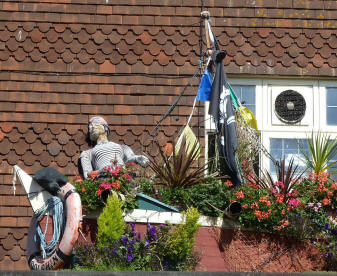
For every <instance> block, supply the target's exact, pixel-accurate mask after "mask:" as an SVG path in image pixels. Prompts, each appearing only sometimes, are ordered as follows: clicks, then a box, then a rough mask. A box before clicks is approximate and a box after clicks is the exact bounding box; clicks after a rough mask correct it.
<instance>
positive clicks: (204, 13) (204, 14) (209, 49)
mask: <svg viewBox="0 0 337 276" xmlns="http://www.w3.org/2000/svg"><path fill="white" fill-rule="evenodd" d="M201 17H202V18H204V22H205V34H206V46H207V50H206V54H207V56H211V55H212V54H213V49H212V47H211V43H210V36H209V27H208V24H209V22H208V19H209V18H210V13H209V11H202V12H201Z"/></svg>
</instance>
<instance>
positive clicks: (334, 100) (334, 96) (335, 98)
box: [326, 88, 337, 106]
mask: <svg viewBox="0 0 337 276" xmlns="http://www.w3.org/2000/svg"><path fill="white" fill-rule="evenodd" d="M326 103H327V106H337V88H327V89H326Z"/></svg>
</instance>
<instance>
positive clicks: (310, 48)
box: [303, 44, 317, 58]
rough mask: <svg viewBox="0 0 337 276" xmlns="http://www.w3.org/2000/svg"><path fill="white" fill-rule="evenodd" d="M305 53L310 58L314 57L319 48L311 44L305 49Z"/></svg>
mask: <svg viewBox="0 0 337 276" xmlns="http://www.w3.org/2000/svg"><path fill="white" fill-rule="evenodd" d="M303 52H304V55H305V56H306V57H308V58H313V57H314V56H315V54H316V52H317V50H316V49H315V48H314V47H313V46H312V44H309V45H308V46H307V47H306V48H305V49H304V50H303Z"/></svg>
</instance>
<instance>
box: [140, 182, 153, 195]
mask: <svg viewBox="0 0 337 276" xmlns="http://www.w3.org/2000/svg"><path fill="white" fill-rule="evenodd" d="M137 185H139V189H140V190H141V191H142V193H143V194H145V195H148V196H154V194H155V187H154V183H153V181H151V180H149V179H146V178H141V179H139V180H137Z"/></svg>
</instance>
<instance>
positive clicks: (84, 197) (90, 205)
mask: <svg viewBox="0 0 337 276" xmlns="http://www.w3.org/2000/svg"><path fill="white" fill-rule="evenodd" d="M100 184H101V181H93V180H92V179H90V178H88V179H84V180H82V179H79V180H77V181H75V182H74V186H75V188H76V190H77V192H78V193H79V195H80V197H81V202H82V206H83V209H84V210H85V211H88V212H90V211H93V210H96V209H99V208H102V207H103V206H104V203H103V202H102V200H101V199H100V198H99V197H98V196H97V190H98V187H99V185H100Z"/></svg>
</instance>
